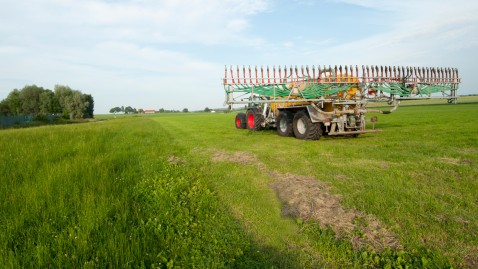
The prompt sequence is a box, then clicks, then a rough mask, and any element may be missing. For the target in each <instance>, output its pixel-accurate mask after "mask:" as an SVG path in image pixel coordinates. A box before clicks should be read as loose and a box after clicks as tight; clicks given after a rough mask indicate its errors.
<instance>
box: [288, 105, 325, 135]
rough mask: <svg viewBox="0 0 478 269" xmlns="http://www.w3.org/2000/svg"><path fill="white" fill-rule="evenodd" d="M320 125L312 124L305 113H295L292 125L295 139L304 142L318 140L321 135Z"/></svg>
mask: <svg viewBox="0 0 478 269" xmlns="http://www.w3.org/2000/svg"><path fill="white" fill-rule="evenodd" d="M320 125H321V124H320V123H314V122H312V121H311V120H310V117H309V115H308V114H307V113H306V112H305V111H299V112H297V113H296V114H295V116H294V121H293V124H292V126H293V128H294V135H295V137H297V138H298V139H304V140H319V139H320V136H321V135H322V128H321V126H320Z"/></svg>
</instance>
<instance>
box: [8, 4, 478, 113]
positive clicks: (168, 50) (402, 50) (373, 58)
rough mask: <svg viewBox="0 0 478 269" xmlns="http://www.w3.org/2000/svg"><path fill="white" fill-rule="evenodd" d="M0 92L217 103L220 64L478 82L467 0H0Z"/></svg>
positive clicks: (135, 102)
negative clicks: (406, 73) (339, 68)
mask: <svg viewBox="0 0 478 269" xmlns="http://www.w3.org/2000/svg"><path fill="white" fill-rule="evenodd" d="M0 7H1V9H0V100H1V99H4V98H6V97H7V95H8V94H9V92H11V91H12V90H13V89H21V88H23V87H24V86H26V85H33V84H35V85H37V86H41V87H43V88H46V89H51V90H53V89H54V87H55V85H67V86H69V87H71V88H72V89H75V90H80V91H82V92H83V93H87V94H91V95H92V96H93V98H94V100H95V114H104V113H108V112H109V110H110V109H111V108H113V107H115V106H125V107H126V106H131V107H134V108H137V109H139V108H142V109H156V110H159V109H160V108H164V109H174V110H182V109H183V108H188V110H189V111H194V110H203V109H205V108H206V107H209V108H223V107H225V106H224V99H225V94H224V88H223V86H222V78H223V76H224V67H225V66H226V65H227V66H230V65H233V66H235V65H240V66H242V65H245V66H249V65H251V66H254V65H258V66H261V65H262V66H266V65H269V66H274V65H276V66H277V65H280V66H284V65H288V66H289V65H298V66H300V65H310V66H311V65H315V66H317V65H332V66H333V65H359V66H361V65H389V66H394V65H397V66H402V65H403V66H425V67H456V68H458V70H459V74H460V77H461V78H462V83H461V85H460V90H459V94H462V95H466V94H478V83H475V82H474V81H473V78H474V77H477V71H478V1H473V0H454V1H449V0H420V1H416V0H394V1H386V0H316V1H313V0H82V1H78V0H23V1H18V0H0Z"/></svg>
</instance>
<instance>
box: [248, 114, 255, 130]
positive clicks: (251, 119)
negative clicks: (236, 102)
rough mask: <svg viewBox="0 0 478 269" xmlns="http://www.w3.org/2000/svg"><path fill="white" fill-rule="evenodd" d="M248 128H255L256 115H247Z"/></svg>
mask: <svg viewBox="0 0 478 269" xmlns="http://www.w3.org/2000/svg"><path fill="white" fill-rule="evenodd" d="M247 126H249V128H254V114H252V113H249V115H247Z"/></svg>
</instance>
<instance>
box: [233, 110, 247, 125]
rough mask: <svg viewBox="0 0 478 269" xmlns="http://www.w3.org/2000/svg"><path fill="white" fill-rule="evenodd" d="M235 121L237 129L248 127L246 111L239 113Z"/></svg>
mask: <svg viewBox="0 0 478 269" xmlns="http://www.w3.org/2000/svg"><path fill="white" fill-rule="evenodd" d="M235 123H236V128H237V129H246V113H242V112H240V113H237V115H236V120H235Z"/></svg>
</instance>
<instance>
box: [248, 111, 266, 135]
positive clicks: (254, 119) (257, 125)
mask: <svg viewBox="0 0 478 269" xmlns="http://www.w3.org/2000/svg"><path fill="white" fill-rule="evenodd" d="M263 121H264V117H263V116H262V114H260V113H259V112H255V111H254V110H252V109H250V110H248V111H247V114H246V126H247V129H249V130H251V131H260V130H262V128H263V127H262V122H263Z"/></svg>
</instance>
